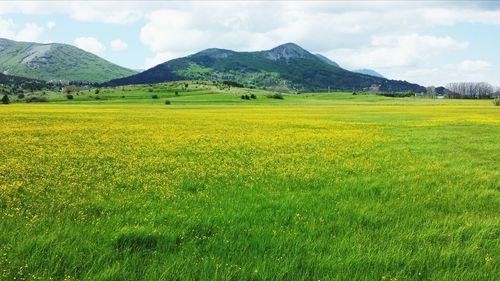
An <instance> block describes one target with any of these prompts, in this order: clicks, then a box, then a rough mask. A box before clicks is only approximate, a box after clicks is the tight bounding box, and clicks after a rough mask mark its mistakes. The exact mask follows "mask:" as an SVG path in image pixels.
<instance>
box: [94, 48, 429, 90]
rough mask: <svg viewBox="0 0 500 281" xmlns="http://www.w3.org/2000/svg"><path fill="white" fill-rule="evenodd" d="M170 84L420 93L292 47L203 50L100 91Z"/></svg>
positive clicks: (413, 87)
mask: <svg viewBox="0 0 500 281" xmlns="http://www.w3.org/2000/svg"><path fill="white" fill-rule="evenodd" d="M175 80H214V81H225V80H230V81H234V82H238V83H239V84H242V85H244V86H246V87H256V88H265V89H274V90H286V91H313V92H314V91H325V90H327V89H332V90H349V91H350V90H366V89H368V88H370V87H371V86H372V85H378V86H379V88H380V89H381V90H383V91H414V92H421V91H425V88H424V87H422V86H420V85H417V84H412V83H409V82H406V81H397V80H389V79H385V78H380V77H374V76H369V75H365V74H360V73H355V72H351V71H348V70H346V69H343V68H341V67H339V66H335V65H332V64H329V63H327V62H325V61H323V60H321V59H320V58H318V57H317V56H316V55H314V54H312V53H310V52H309V51H307V50H305V49H303V48H302V47H300V46H299V45H297V44H294V43H286V44H282V45H279V46H276V47H274V48H272V49H270V50H264V51H255V52H237V51H232V50H226V49H218V48H210V49H205V50H202V51H200V52H197V53H195V54H192V55H189V56H186V57H181V58H176V59H173V60H169V61H166V62H164V63H161V64H159V65H157V66H155V67H153V68H150V69H148V70H146V71H144V72H141V73H139V74H136V75H132V76H129V77H125V78H120V79H114V80H111V81H109V82H106V83H103V84H102V85H103V86H119V85H127V84H146V83H158V82H168V81H175Z"/></svg>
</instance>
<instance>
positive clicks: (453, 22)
mask: <svg viewBox="0 0 500 281" xmlns="http://www.w3.org/2000/svg"><path fill="white" fill-rule="evenodd" d="M0 38H7V39H13V40H17V41H28V42H41V43H50V42H57V43H67V44H72V45H75V46H77V47H79V48H81V49H84V50H86V51H89V52H92V53H95V54H97V55H99V56H102V57H103V58H105V59H107V60H109V61H111V62H114V63H116V64H119V65H122V66H125V67H128V68H131V69H147V68H150V67H152V66H155V65H157V64H159V63H162V62H165V61H167V60H170V59H173V58H177V57H181V56H186V55H189V54H192V53H196V52H198V51H201V50H203V49H207V48H223V49H231V50H236V51H257V50H267V49H271V48H273V47H275V46H278V45H280V44H284V43H288V42H294V43H296V44H298V45H300V46H301V47H303V48H304V49H306V50H308V51H310V52H312V53H320V54H323V55H325V56H327V57H328V58H330V59H331V60H333V61H335V62H337V63H339V64H340V65H341V66H342V67H344V68H346V69H350V70H352V69H359V68H370V69H374V70H376V71H378V72H379V73H381V74H383V75H384V76H386V77H388V78H391V79H398V80H407V81H410V82H415V83H419V84H421V85H426V86H429V85H436V86H439V85H446V84H447V83H450V82H458V81H475V82H480V81H485V82H488V83H491V84H493V85H495V86H500V1H437V2H434V1H366V0H365V1H262V2H261V1H236V2H231V1H197V2H175V1H169V2H161V1H153V2H145V1H122V2H112V1H109V2H104V1H96V2H93V1H85V2H73V1H48V2H44V1H12V2H9V1H2V2H0Z"/></svg>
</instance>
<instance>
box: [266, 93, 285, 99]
mask: <svg viewBox="0 0 500 281" xmlns="http://www.w3.org/2000/svg"><path fill="white" fill-rule="evenodd" d="M267 97H268V98H270V99H277V100H282V99H284V97H283V95H282V94H280V93H276V94H272V95H268V96H267Z"/></svg>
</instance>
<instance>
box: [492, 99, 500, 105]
mask: <svg viewBox="0 0 500 281" xmlns="http://www.w3.org/2000/svg"><path fill="white" fill-rule="evenodd" d="M493 104H494V105H495V106H500V98H496V99H494V100H493Z"/></svg>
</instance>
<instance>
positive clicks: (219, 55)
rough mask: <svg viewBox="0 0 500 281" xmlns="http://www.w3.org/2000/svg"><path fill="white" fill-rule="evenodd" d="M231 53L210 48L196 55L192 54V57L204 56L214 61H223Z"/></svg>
mask: <svg viewBox="0 0 500 281" xmlns="http://www.w3.org/2000/svg"><path fill="white" fill-rule="evenodd" d="M232 53H233V51H230V50H225V49H218V48H210V49H205V50H203V51H201V52H198V53H196V54H194V55H193V56H197V55H198V56H199V55H204V56H208V57H211V58H214V59H224V58H227V57H228V56H229V55H231V54H232Z"/></svg>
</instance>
